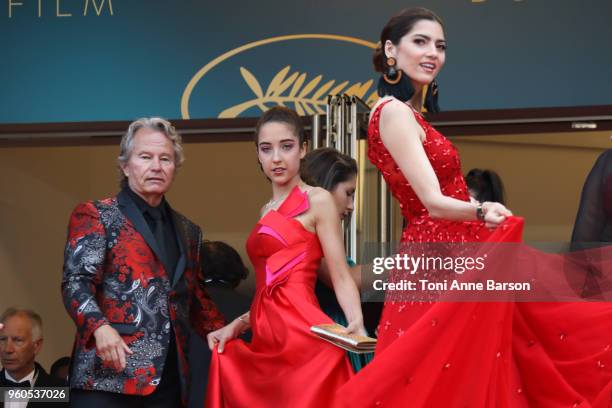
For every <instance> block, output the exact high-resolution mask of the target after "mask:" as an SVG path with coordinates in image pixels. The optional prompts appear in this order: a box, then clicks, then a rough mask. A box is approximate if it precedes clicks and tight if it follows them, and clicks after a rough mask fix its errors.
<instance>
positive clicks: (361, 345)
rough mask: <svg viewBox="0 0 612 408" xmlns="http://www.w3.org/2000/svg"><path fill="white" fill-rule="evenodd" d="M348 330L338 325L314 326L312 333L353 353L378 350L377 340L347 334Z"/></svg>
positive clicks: (311, 329)
mask: <svg viewBox="0 0 612 408" xmlns="http://www.w3.org/2000/svg"><path fill="white" fill-rule="evenodd" d="M345 330H346V328H345V327H342V326H340V325H339V324H337V323H331V324H319V325H317V326H312V327H311V328H310V331H312V332H313V333H315V334H316V335H317V336H319V337H320V338H322V339H323V340H326V341H329V342H330V343H332V344H333V345H335V346H338V347H340V348H343V349H344V350H346V351H350V352H352V353H358V354H364V353H372V352H374V349H375V348H376V339H373V338H372V337H368V336H360V335H356V334H346V333H345Z"/></svg>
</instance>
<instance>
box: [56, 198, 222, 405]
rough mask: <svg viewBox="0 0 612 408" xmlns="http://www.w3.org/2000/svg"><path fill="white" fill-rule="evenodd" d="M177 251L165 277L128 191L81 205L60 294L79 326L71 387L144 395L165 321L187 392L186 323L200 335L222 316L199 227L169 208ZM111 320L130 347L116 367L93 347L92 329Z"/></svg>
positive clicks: (158, 357)
mask: <svg viewBox="0 0 612 408" xmlns="http://www.w3.org/2000/svg"><path fill="white" fill-rule="evenodd" d="M171 213H172V215H173V222H174V226H175V230H176V233H177V241H178V243H179V248H180V252H181V254H180V258H179V261H178V263H177V267H176V271H175V273H174V281H173V282H170V281H169V278H168V274H167V273H166V271H165V269H164V266H163V265H162V262H161V261H160V258H159V257H158V256H157V255H156V253H158V252H159V249H158V248H157V244H156V241H155V238H154V237H153V234H152V233H151V231H150V229H149V227H148V225H147V223H146V221H145V219H144V217H143V215H142V213H141V212H140V211H139V210H138V207H137V206H136V204H135V203H134V202H133V201H132V199H131V198H130V197H129V195H128V194H127V193H126V192H121V193H119V194H118V195H117V197H113V198H108V199H104V200H100V201H95V202H91V201H90V202H86V203H82V204H79V205H78V206H77V207H76V208H75V209H74V211H73V213H72V215H71V217H70V224H69V227H68V240H67V243H66V250H65V255H64V274H63V279H62V296H63V300H64V305H65V307H66V309H67V310H68V313H69V314H70V316H71V317H72V319H73V320H74V322H75V323H76V326H77V333H76V339H75V345H74V351H73V362H72V372H71V376H70V386H71V387H72V388H78V389H85V390H99V391H109V392H116V393H122V394H131V395H148V394H150V393H152V392H153V391H154V390H155V387H156V386H157V385H158V384H159V382H160V379H161V374H162V371H163V368H164V362H165V360H166V353H167V352H168V344H169V341H170V333H171V330H170V325H171V324H172V327H173V328H174V333H175V335H176V345H177V351H178V356H179V371H180V373H181V377H182V378H181V385H182V390H181V391H182V395H183V399H184V400H185V399H186V396H187V393H188V379H189V368H188V362H187V358H186V356H188V347H189V336H190V327H191V328H193V329H194V330H195V331H196V332H197V333H198V334H199V335H200V336H202V338H204V339H205V338H206V334H207V333H208V332H210V331H213V330H216V329H218V328H220V327H221V326H222V325H223V318H222V316H221V314H220V313H219V311H218V310H217V308H216V307H215V305H214V304H213V302H212V301H211V299H210V298H209V297H208V295H207V294H206V292H205V291H204V290H203V288H202V286H201V282H203V277H202V272H201V268H200V244H201V241H202V232H201V230H200V228H199V227H198V226H197V225H195V224H194V223H192V222H191V221H189V220H188V219H187V218H185V217H184V216H182V215H180V214H179V213H177V212H175V211H173V210H171ZM102 324H110V325H111V326H112V327H114V328H115V329H116V330H117V331H118V332H119V334H121V336H122V338H123V339H124V340H125V342H126V343H127V345H128V346H129V347H130V349H131V350H132V351H133V352H134V354H132V355H129V356H126V357H127V366H126V368H125V370H123V371H122V372H120V373H117V372H116V371H115V370H114V369H113V368H112V367H111V366H109V365H107V364H105V363H104V361H102V360H101V359H100V357H99V355H97V353H96V347H95V339H94V337H93V332H94V331H95V330H96V329H97V328H98V327H100V325H102Z"/></svg>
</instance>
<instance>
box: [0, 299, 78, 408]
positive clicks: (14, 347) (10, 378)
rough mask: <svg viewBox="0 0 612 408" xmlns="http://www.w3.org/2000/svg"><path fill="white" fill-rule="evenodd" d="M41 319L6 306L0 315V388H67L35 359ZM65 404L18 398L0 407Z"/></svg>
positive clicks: (20, 407)
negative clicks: (0, 363) (0, 369)
mask: <svg viewBox="0 0 612 408" xmlns="http://www.w3.org/2000/svg"><path fill="white" fill-rule="evenodd" d="M42 345H43V336H42V319H41V318H40V316H39V315H38V314H37V313H35V312H33V311H32V310H28V309H16V308H9V309H7V310H6V311H5V312H4V313H3V314H2V317H0V362H2V367H4V368H3V369H2V371H0V387H8V388H33V387H36V388H41V387H44V388H50V387H67V386H68V384H67V382H66V381H62V380H59V379H57V378H54V377H52V376H50V375H49V374H47V372H46V371H45V370H44V368H42V367H41V366H40V364H38V363H37V362H36V356H37V355H38V353H39V352H40V350H41V349H42ZM3 405H4V407H6V408H8V407H10V408H13V407H14V408H25V407H28V408H29V407H47V406H49V407H61V406H64V407H67V406H68V403H67V402H65V403H59V402H58V403H49V402H32V401H23V400H22V401H21V402H11V403H5V404H2V403H0V407H1V406H3Z"/></svg>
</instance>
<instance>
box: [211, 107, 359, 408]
mask: <svg viewBox="0 0 612 408" xmlns="http://www.w3.org/2000/svg"><path fill="white" fill-rule="evenodd" d="M256 147H257V157H258V159H259V163H260V164H261V168H262V170H263V172H264V174H265V176H266V177H267V178H268V179H269V180H270V182H271V186H272V199H271V200H270V201H269V202H268V203H267V204H266V205H264V207H263V208H262V211H261V215H262V216H261V219H260V220H259V222H258V223H257V224H256V225H255V227H254V229H253V230H252V231H251V233H250V235H249V237H248V239H247V244H246V246H247V252H248V254H249V258H250V259H251V262H252V264H253V266H254V268H255V273H256V293H255V297H254V300H253V303H252V305H251V309H250V311H249V312H248V313H245V314H244V315H243V316H240V317H239V318H238V319H236V320H234V321H233V322H231V323H230V324H228V325H227V326H225V327H224V328H222V329H220V330H217V331H215V332H212V333H210V334H209V335H208V342H209V346H210V347H211V349H212V350H213V355H212V361H211V366H210V372H209V382H208V388H207V391H206V406H208V407H327V406H331V405H333V402H332V401H331V399H332V398H333V396H334V393H335V391H336V390H337V389H338V388H339V387H340V385H342V384H344V383H345V382H346V381H347V380H348V379H349V378H350V377H351V376H352V369H351V366H350V364H349V362H348V359H347V357H346V353H345V352H344V350H342V349H340V348H338V347H336V346H334V345H332V344H330V343H327V342H325V341H323V340H321V339H319V338H318V337H316V336H315V335H314V334H313V333H311V332H310V327H311V326H313V325H317V324H322V323H332V320H331V319H330V318H329V317H328V316H327V315H325V313H323V312H322V311H321V309H320V307H319V304H318V302H317V299H316V296H315V294H314V285H315V282H316V280H317V270H318V267H319V264H320V262H321V258H322V257H323V256H324V257H325V261H326V263H327V266H328V269H329V272H330V277H331V281H332V284H333V287H334V291H335V292H336V296H337V298H338V302H339V304H340V306H341V308H342V310H343V312H344V314H345V316H346V318H347V321H348V327H347V332H349V333H356V334H365V329H364V327H363V318H362V314H361V305H360V301H359V292H358V290H357V287H356V285H355V283H354V281H353V280H352V278H351V276H350V272H349V269H348V265H347V262H346V255H345V251H344V244H343V241H342V231H341V226H340V217H338V209H337V208H336V204H335V202H334V199H333V198H332V196H331V194H330V193H329V192H328V191H326V190H324V189H322V188H320V187H311V186H309V185H307V184H305V183H304V182H303V181H302V180H301V179H300V175H299V170H300V160H301V159H302V158H303V157H304V154H305V141H304V132H303V130H302V128H301V120H300V118H299V116H298V115H297V114H296V113H295V112H293V111H291V110H290V109H287V108H283V107H275V108H272V109H270V110H268V111H267V112H265V113H264V114H263V116H262V118H261V119H260V121H259V124H258V126H257V130H256ZM247 328H250V329H251V330H252V335H253V336H252V342H251V343H245V342H243V341H242V340H234V339H235V338H236V337H237V335H238V334H239V333H240V332H242V331H244V330H246V329H247Z"/></svg>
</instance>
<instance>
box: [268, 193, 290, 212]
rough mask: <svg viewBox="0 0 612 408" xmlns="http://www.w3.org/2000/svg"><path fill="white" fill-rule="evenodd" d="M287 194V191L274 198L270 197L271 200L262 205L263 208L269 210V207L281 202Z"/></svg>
mask: <svg viewBox="0 0 612 408" xmlns="http://www.w3.org/2000/svg"><path fill="white" fill-rule="evenodd" d="M288 195H289V193H285V194H283V195H282V196H280V197H278V198H277V199H276V200H274V199H272V200H270V201H268V202H267V203H266V204H265V205H264V208H265V209H266V210H269V209H270V208H274V206H276V204H279V203H281V202H282V201H283V200H284V199H285V198H287V196H288Z"/></svg>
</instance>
